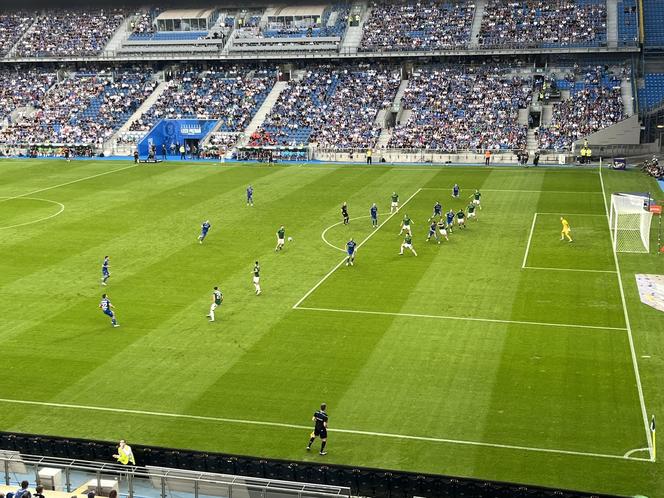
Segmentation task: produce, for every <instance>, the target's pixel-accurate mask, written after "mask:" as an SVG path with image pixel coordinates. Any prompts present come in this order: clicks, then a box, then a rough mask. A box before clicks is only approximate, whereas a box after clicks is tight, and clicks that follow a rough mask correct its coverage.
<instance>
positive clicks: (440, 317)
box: [295, 306, 626, 330]
mask: <svg viewBox="0 0 664 498" xmlns="http://www.w3.org/2000/svg"><path fill="white" fill-rule="evenodd" d="M295 309H298V310H304V311H323V312H329V313H354V314H358V315H381V316H404V317H408V318H432V319H434V320H460V321H468V322H485V323H508V324H509V323H513V324H517V325H541V326H543V327H560V328H577V329H593V330H626V329H625V328H624V327H605V326H603V325H581V324H575V323H549V322H530V321H525V320H499V319H497V318H476V317H463V316H446V315H425V314H420V313H394V312H389V311H369V310H344V309H335V308H310V307H306V306H298V307H297V308H295Z"/></svg>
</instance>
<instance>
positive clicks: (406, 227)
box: [399, 214, 413, 235]
mask: <svg viewBox="0 0 664 498" xmlns="http://www.w3.org/2000/svg"><path fill="white" fill-rule="evenodd" d="M411 224H412V221H411V219H410V217H409V216H408V215H407V214H406V215H404V217H403V221H402V222H401V230H399V235H401V234H402V233H403V232H404V230H405V231H406V233H408V234H409V235H412V234H413V232H412V231H411V229H410V227H411Z"/></svg>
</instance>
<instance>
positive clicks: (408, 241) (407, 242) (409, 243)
mask: <svg viewBox="0 0 664 498" xmlns="http://www.w3.org/2000/svg"><path fill="white" fill-rule="evenodd" d="M404 249H410V251H411V252H412V253H413V254H414V255H415V256H417V253H416V252H415V249H413V237H411V235H410V234H409V233H408V234H406V237H405V238H404V239H403V242H402V243H401V251H399V255H400V256H401V255H403V250H404Z"/></svg>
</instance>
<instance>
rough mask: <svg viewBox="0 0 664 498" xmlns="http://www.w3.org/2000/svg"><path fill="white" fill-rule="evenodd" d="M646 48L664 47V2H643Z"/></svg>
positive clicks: (647, 0) (650, 0) (649, 0)
mask: <svg viewBox="0 0 664 498" xmlns="http://www.w3.org/2000/svg"><path fill="white" fill-rule="evenodd" d="M643 23H644V28H645V45H646V47H664V2H662V1H661V0H643Z"/></svg>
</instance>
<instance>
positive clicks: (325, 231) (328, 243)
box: [320, 213, 381, 252]
mask: <svg viewBox="0 0 664 498" xmlns="http://www.w3.org/2000/svg"><path fill="white" fill-rule="evenodd" d="M378 215H379V216H380V215H381V213H378ZM370 216H371V215H370V214H365V215H363V216H356V217H355V218H350V221H353V220H360V219H362V218H369V217H370ZM342 223H343V220H342V221H339V222H337V223H335V224H334V225H330V226H329V227H327V228H326V229H325V230H323V233H321V234H320V238H321V239H323V242H325V243H326V244H327V245H328V246H330V247H331V248H332V249H336V250H337V251H341V252H346V250H345V249H344V248H342V247H337V246H335V245H334V244H332V243H330V242H329V241H328V240H327V239H326V238H325V234H326V233H327V231H328V230H331V229H332V228H334V227H337V226H339V225H341V224H342Z"/></svg>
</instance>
